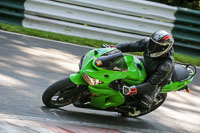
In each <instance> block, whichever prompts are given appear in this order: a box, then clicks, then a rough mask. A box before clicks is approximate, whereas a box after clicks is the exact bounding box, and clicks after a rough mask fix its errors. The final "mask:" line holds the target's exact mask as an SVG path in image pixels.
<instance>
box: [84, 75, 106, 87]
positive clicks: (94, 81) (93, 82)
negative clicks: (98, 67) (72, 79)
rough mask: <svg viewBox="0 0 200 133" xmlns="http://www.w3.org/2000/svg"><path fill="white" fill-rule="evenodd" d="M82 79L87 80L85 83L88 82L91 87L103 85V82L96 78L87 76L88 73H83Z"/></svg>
mask: <svg viewBox="0 0 200 133" xmlns="http://www.w3.org/2000/svg"><path fill="white" fill-rule="evenodd" d="M82 77H83V79H84V80H85V82H87V83H88V84H89V85H99V84H102V83H103V82H102V81H100V80H98V79H95V78H93V77H91V76H89V75H87V74H86V73H83V75H82Z"/></svg>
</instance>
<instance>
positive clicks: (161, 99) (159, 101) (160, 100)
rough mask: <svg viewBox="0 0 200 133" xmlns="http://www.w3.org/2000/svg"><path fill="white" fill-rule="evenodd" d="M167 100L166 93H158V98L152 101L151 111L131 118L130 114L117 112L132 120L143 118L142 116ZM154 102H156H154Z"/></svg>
mask: <svg viewBox="0 0 200 133" xmlns="http://www.w3.org/2000/svg"><path fill="white" fill-rule="evenodd" d="M166 98H167V93H160V94H158V96H157V97H156V99H155V100H154V102H153V104H152V106H151V109H149V110H148V111H144V112H141V113H140V114H138V115H135V116H131V115H130V114H131V112H130V113H129V112H126V113H124V112H119V113H120V114H121V115H122V116H125V117H132V118H137V117H140V116H143V115H146V114H148V113H150V112H152V111H154V110H156V109H157V108H158V107H160V106H161V105H162V104H163V103H164V101H165V100H166ZM155 101H156V102H155Z"/></svg>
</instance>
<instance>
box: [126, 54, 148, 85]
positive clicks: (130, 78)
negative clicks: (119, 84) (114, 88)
mask: <svg viewBox="0 0 200 133" xmlns="http://www.w3.org/2000/svg"><path fill="white" fill-rule="evenodd" d="M124 58H125V60H126V62H127V65H128V75H127V77H126V78H125V82H127V83H129V84H130V85H137V84H141V83H142V82H144V80H145V79H146V77H147V75H146V70H145V67H144V65H143V63H142V62H141V61H140V60H139V59H138V58H136V57H134V56H133V55H125V56H124ZM137 65H140V67H141V70H139V69H138V68H137Z"/></svg>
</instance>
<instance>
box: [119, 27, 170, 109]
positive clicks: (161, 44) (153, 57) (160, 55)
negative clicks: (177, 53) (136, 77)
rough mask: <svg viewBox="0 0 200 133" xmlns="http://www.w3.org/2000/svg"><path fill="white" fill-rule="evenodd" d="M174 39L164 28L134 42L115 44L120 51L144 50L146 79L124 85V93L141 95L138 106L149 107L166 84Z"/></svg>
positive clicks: (168, 79) (168, 77) (168, 80)
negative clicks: (139, 82) (141, 81)
mask: <svg viewBox="0 0 200 133" xmlns="http://www.w3.org/2000/svg"><path fill="white" fill-rule="evenodd" d="M173 43H174V39H173V37H172V35H171V34H169V33H168V32H166V31H164V30H160V31H157V32H155V33H153V34H152V35H151V36H150V37H148V38H145V39H142V40H139V41H136V42H134V43H132V42H131V43H124V44H117V45H116V48H117V49H119V50H121V51H122V52H144V54H143V59H144V66H145V68H146V71H147V80H146V81H145V82H144V83H142V84H140V85H136V86H129V87H127V86H124V87H123V89H122V93H123V94H124V95H130V96H133V95H137V94H140V95H142V99H141V102H140V107H142V108H144V109H150V108H151V105H152V103H153V101H154V99H155V98H156V96H157V95H158V94H159V92H160V91H161V88H162V87H163V86H165V85H166V84H168V83H169V82H170V80H171V77H172V72H173V69H174V57H173V54H174V50H173V47H172V46H173Z"/></svg>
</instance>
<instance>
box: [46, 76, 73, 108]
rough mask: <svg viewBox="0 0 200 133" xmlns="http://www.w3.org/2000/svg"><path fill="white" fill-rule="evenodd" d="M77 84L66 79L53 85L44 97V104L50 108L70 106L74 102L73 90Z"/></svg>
mask: <svg viewBox="0 0 200 133" xmlns="http://www.w3.org/2000/svg"><path fill="white" fill-rule="evenodd" d="M76 87H77V86H76V84H74V83H72V82H71V81H70V79H69V78H65V79H62V80H59V81H57V82H55V83H53V84H52V85H51V86H49V87H48V88H47V89H46V90H45V92H44V93H43V95H42V101H43V103H44V104H45V105H46V106H47V107H50V108H58V107H63V106H66V105H69V104H71V103H72V102H73V95H72V93H73V90H74V89H75V88H76Z"/></svg>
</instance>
